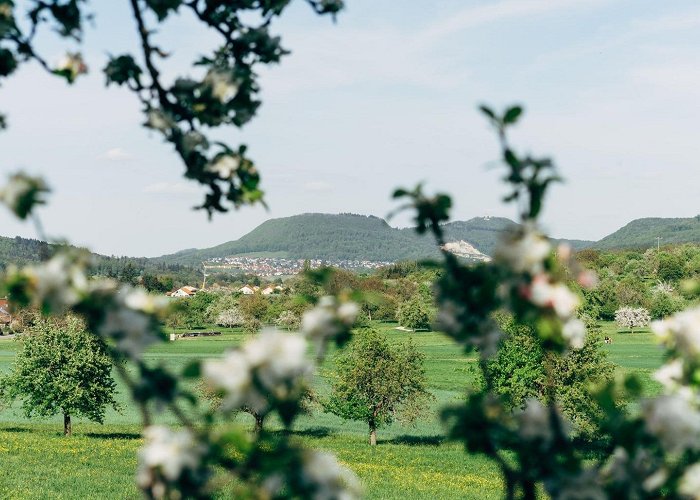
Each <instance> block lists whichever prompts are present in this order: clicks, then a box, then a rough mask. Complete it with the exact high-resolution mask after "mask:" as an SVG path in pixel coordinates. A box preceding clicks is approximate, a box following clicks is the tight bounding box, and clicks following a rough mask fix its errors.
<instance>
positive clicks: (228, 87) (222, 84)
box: [204, 70, 238, 104]
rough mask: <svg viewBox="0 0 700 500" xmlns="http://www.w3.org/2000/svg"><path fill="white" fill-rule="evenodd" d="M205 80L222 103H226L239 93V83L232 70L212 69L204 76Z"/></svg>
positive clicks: (213, 94)
mask: <svg viewBox="0 0 700 500" xmlns="http://www.w3.org/2000/svg"><path fill="white" fill-rule="evenodd" d="M204 82H205V83H206V84H207V85H208V86H209V88H211V94H212V96H214V97H215V98H216V99H217V100H218V101H219V102H221V104H226V103H227V102H229V101H230V100H231V99H233V98H234V97H236V94H237V93H238V84H237V83H236V82H235V80H234V79H233V77H232V76H231V73H230V72H226V71H220V70H210V71H209V72H208V73H207V76H206V77H205V78H204Z"/></svg>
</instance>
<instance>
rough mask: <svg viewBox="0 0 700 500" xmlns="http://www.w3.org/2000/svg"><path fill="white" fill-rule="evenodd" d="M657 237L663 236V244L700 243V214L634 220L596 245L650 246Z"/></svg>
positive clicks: (610, 246)
mask: <svg viewBox="0 0 700 500" xmlns="http://www.w3.org/2000/svg"><path fill="white" fill-rule="evenodd" d="M657 237H660V238H661V241H660V243H661V244H662V245H668V244H673V243H700V215H696V216H695V217H688V218H677V219H668V218H660V217H650V218H646V219H637V220H633V221H632V222H630V223H629V224H627V225H626V226H624V227H622V228H621V229H618V230H617V231H615V232H614V233H612V234H609V235H608V236H606V237H605V238H603V239H602V240H600V241H598V242H597V243H596V244H595V245H594V247H595V248H600V249H603V250H609V249H614V248H649V247H653V246H656V244H657V241H656V238H657Z"/></svg>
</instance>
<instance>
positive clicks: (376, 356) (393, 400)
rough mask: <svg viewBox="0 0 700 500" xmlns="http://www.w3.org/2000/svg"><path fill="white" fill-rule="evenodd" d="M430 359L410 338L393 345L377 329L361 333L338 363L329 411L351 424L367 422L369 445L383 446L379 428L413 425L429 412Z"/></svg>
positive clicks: (326, 404) (356, 335) (327, 405)
mask: <svg viewBox="0 0 700 500" xmlns="http://www.w3.org/2000/svg"><path fill="white" fill-rule="evenodd" d="M423 359H424V356H423V354H421V353H420V352H418V350H417V349H416V347H415V345H414V344H413V342H411V341H410V340H408V341H407V342H402V343H400V344H394V345H390V344H389V342H388V341H387V339H386V337H385V336H384V335H381V334H379V333H378V332H377V331H376V330H373V329H363V330H359V331H358V332H357V333H356V334H355V336H354V338H353V340H352V341H351V342H350V345H349V346H348V348H347V350H346V351H345V352H343V354H341V355H340V356H338V358H337V359H336V366H337V371H336V373H335V380H334V381H333V384H332V389H331V395H330V397H329V399H328V400H327V401H326V402H325V403H324V407H325V408H326V410H327V411H330V412H331V413H333V414H335V415H338V416H339V417H341V418H344V419H347V420H358V421H360V422H365V423H366V424H367V425H368V427H369V444H370V445H372V446H375V445H376V444H377V429H378V428H379V427H381V426H382V425H386V424H390V423H391V422H393V421H394V419H398V420H399V421H402V422H405V423H413V422H415V421H416V420H417V419H418V418H419V417H421V416H422V415H423V414H424V412H425V411H426V410H427V407H428V403H429V402H430V400H431V399H432V395H431V394H430V393H429V392H428V391H427V388H426V378H425V370H424V368H423Z"/></svg>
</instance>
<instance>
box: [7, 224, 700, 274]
mask: <svg viewBox="0 0 700 500" xmlns="http://www.w3.org/2000/svg"><path fill="white" fill-rule="evenodd" d="M515 225H516V223H515V222H513V221H512V220H510V219H507V218H504V217H475V218H473V219H470V220H467V221H453V222H449V223H446V224H444V226H443V230H444V233H445V239H446V241H447V242H448V243H451V244H453V245H452V246H453V247H454V251H455V253H456V254H458V255H462V256H463V257H465V258H471V259H472V260H479V259H483V256H491V255H493V252H494V250H495V247H496V245H497V243H498V239H499V235H500V234H501V233H502V232H503V231H504V230H507V229H508V228H510V227H513V226H515ZM657 237H659V238H661V239H660V244H661V245H665V244H675V243H700V215H699V216H696V217H688V218H644V219H636V220H634V221H632V222H630V223H629V224H627V225H625V226H624V227H622V228H620V229H618V230H617V231H615V232H613V233H611V234H610V235H608V236H606V237H604V238H602V239H601V240H599V241H597V242H594V241H585V240H570V239H561V240H554V241H555V242H557V241H567V242H569V243H570V244H571V245H572V247H574V248H575V249H581V248H595V249H601V250H609V249H624V248H649V247H652V246H655V245H656V243H657V241H656V238H657ZM460 242H461V243H460ZM474 250H475V251H476V253H475V252H474ZM438 252H439V251H438V248H437V246H436V244H435V242H434V240H433V238H432V237H431V236H430V235H422V236H421V235H418V234H416V232H415V230H414V229H413V228H401V229H399V228H394V227H391V226H390V225H389V224H388V223H387V222H386V221H385V220H384V219H381V218H379V217H375V216H371V215H357V214H347V213H346V214H321V213H308V214H300V215H294V216H291V217H283V218H278V219H270V220H268V221H266V222H263V223H262V224H260V225H259V226H258V227H256V228H255V229H253V230H252V231H250V232H249V233H248V234H246V235H244V236H243V237H241V238H239V239H238V240H234V241H229V242H226V243H222V244H221V245H217V246H214V247H211V248H203V249H196V248H191V249H186V250H180V251H179V252H176V253H173V254H169V255H163V256H160V257H155V258H150V259H146V258H133V260H135V261H138V262H140V263H141V264H143V265H145V266H148V267H152V266H153V267H155V268H162V267H163V266H198V265H199V264H200V263H201V262H202V261H206V260H210V259H215V258H221V257H228V256H234V255H250V256H261V257H262V256H276V257H284V258H292V259H305V258H309V259H325V260H370V261H384V262H387V261H392V262H394V261H401V260H419V259H425V258H431V257H435V256H437V255H438ZM48 253H50V247H49V245H48V244H46V243H44V242H41V241H39V240H31V239H26V238H20V237H15V238H7V237H0V269H1V268H3V267H5V266H7V265H8V264H10V263H12V264H18V265H22V264H26V263H30V262H37V261H39V260H41V259H42V258H44V257H45V256H46V255H47V254H48ZM482 255H483V256H482ZM96 257H99V260H100V261H101V262H107V263H109V262H112V261H116V260H122V259H131V258H128V257H122V258H120V257H106V256H97V255H96Z"/></svg>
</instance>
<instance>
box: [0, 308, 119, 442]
mask: <svg viewBox="0 0 700 500" xmlns="http://www.w3.org/2000/svg"><path fill="white" fill-rule="evenodd" d="M0 389H1V392H2V396H3V398H4V399H5V400H7V401H12V400H14V399H21V401H22V409H23V411H24V414H25V415H26V416H27V417H32V416H35V415H38V416H42V417H48V416H52V415H57V414H63V433H64V434H65V435H70V434H71V432H72V426H71V416H73V415H77V416H81V417H85V418H88V419H89V420H91V421H93V422H98V423H103V422H104V417H105V410H106V408H107V407H108V406H111V407H112V408H114V409H119V406H118V405H117V402H116V400H115V399H114V395H115V391H116V383H115V381H114V379H113V378H112V362H111V359H110V357H109V355H108V353H107V348H106V346H105V344H104V343H103V342H102V340H100V339H99V338H98V337H97V336H95V335H92V334H90V333H88V332H86V331H85V329H84V327H83V324H82V323H81V321H80V320H78V319H76V318H70V317H69V318H64V319H39V320H37V322H36V323H35V324H34V326H32V327H31V328H30V329H29V331H28V332H27V333H26V334H25V335H24V336H23V337H22V347H21V349H20V351H19V352H18V353H17V357H16V358H15V364H14V366H13V369H12V372H11V373H10V374H9V375H7V376H6V377H4V378H3V379H2V381H1V382H0Z"/></svg>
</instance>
